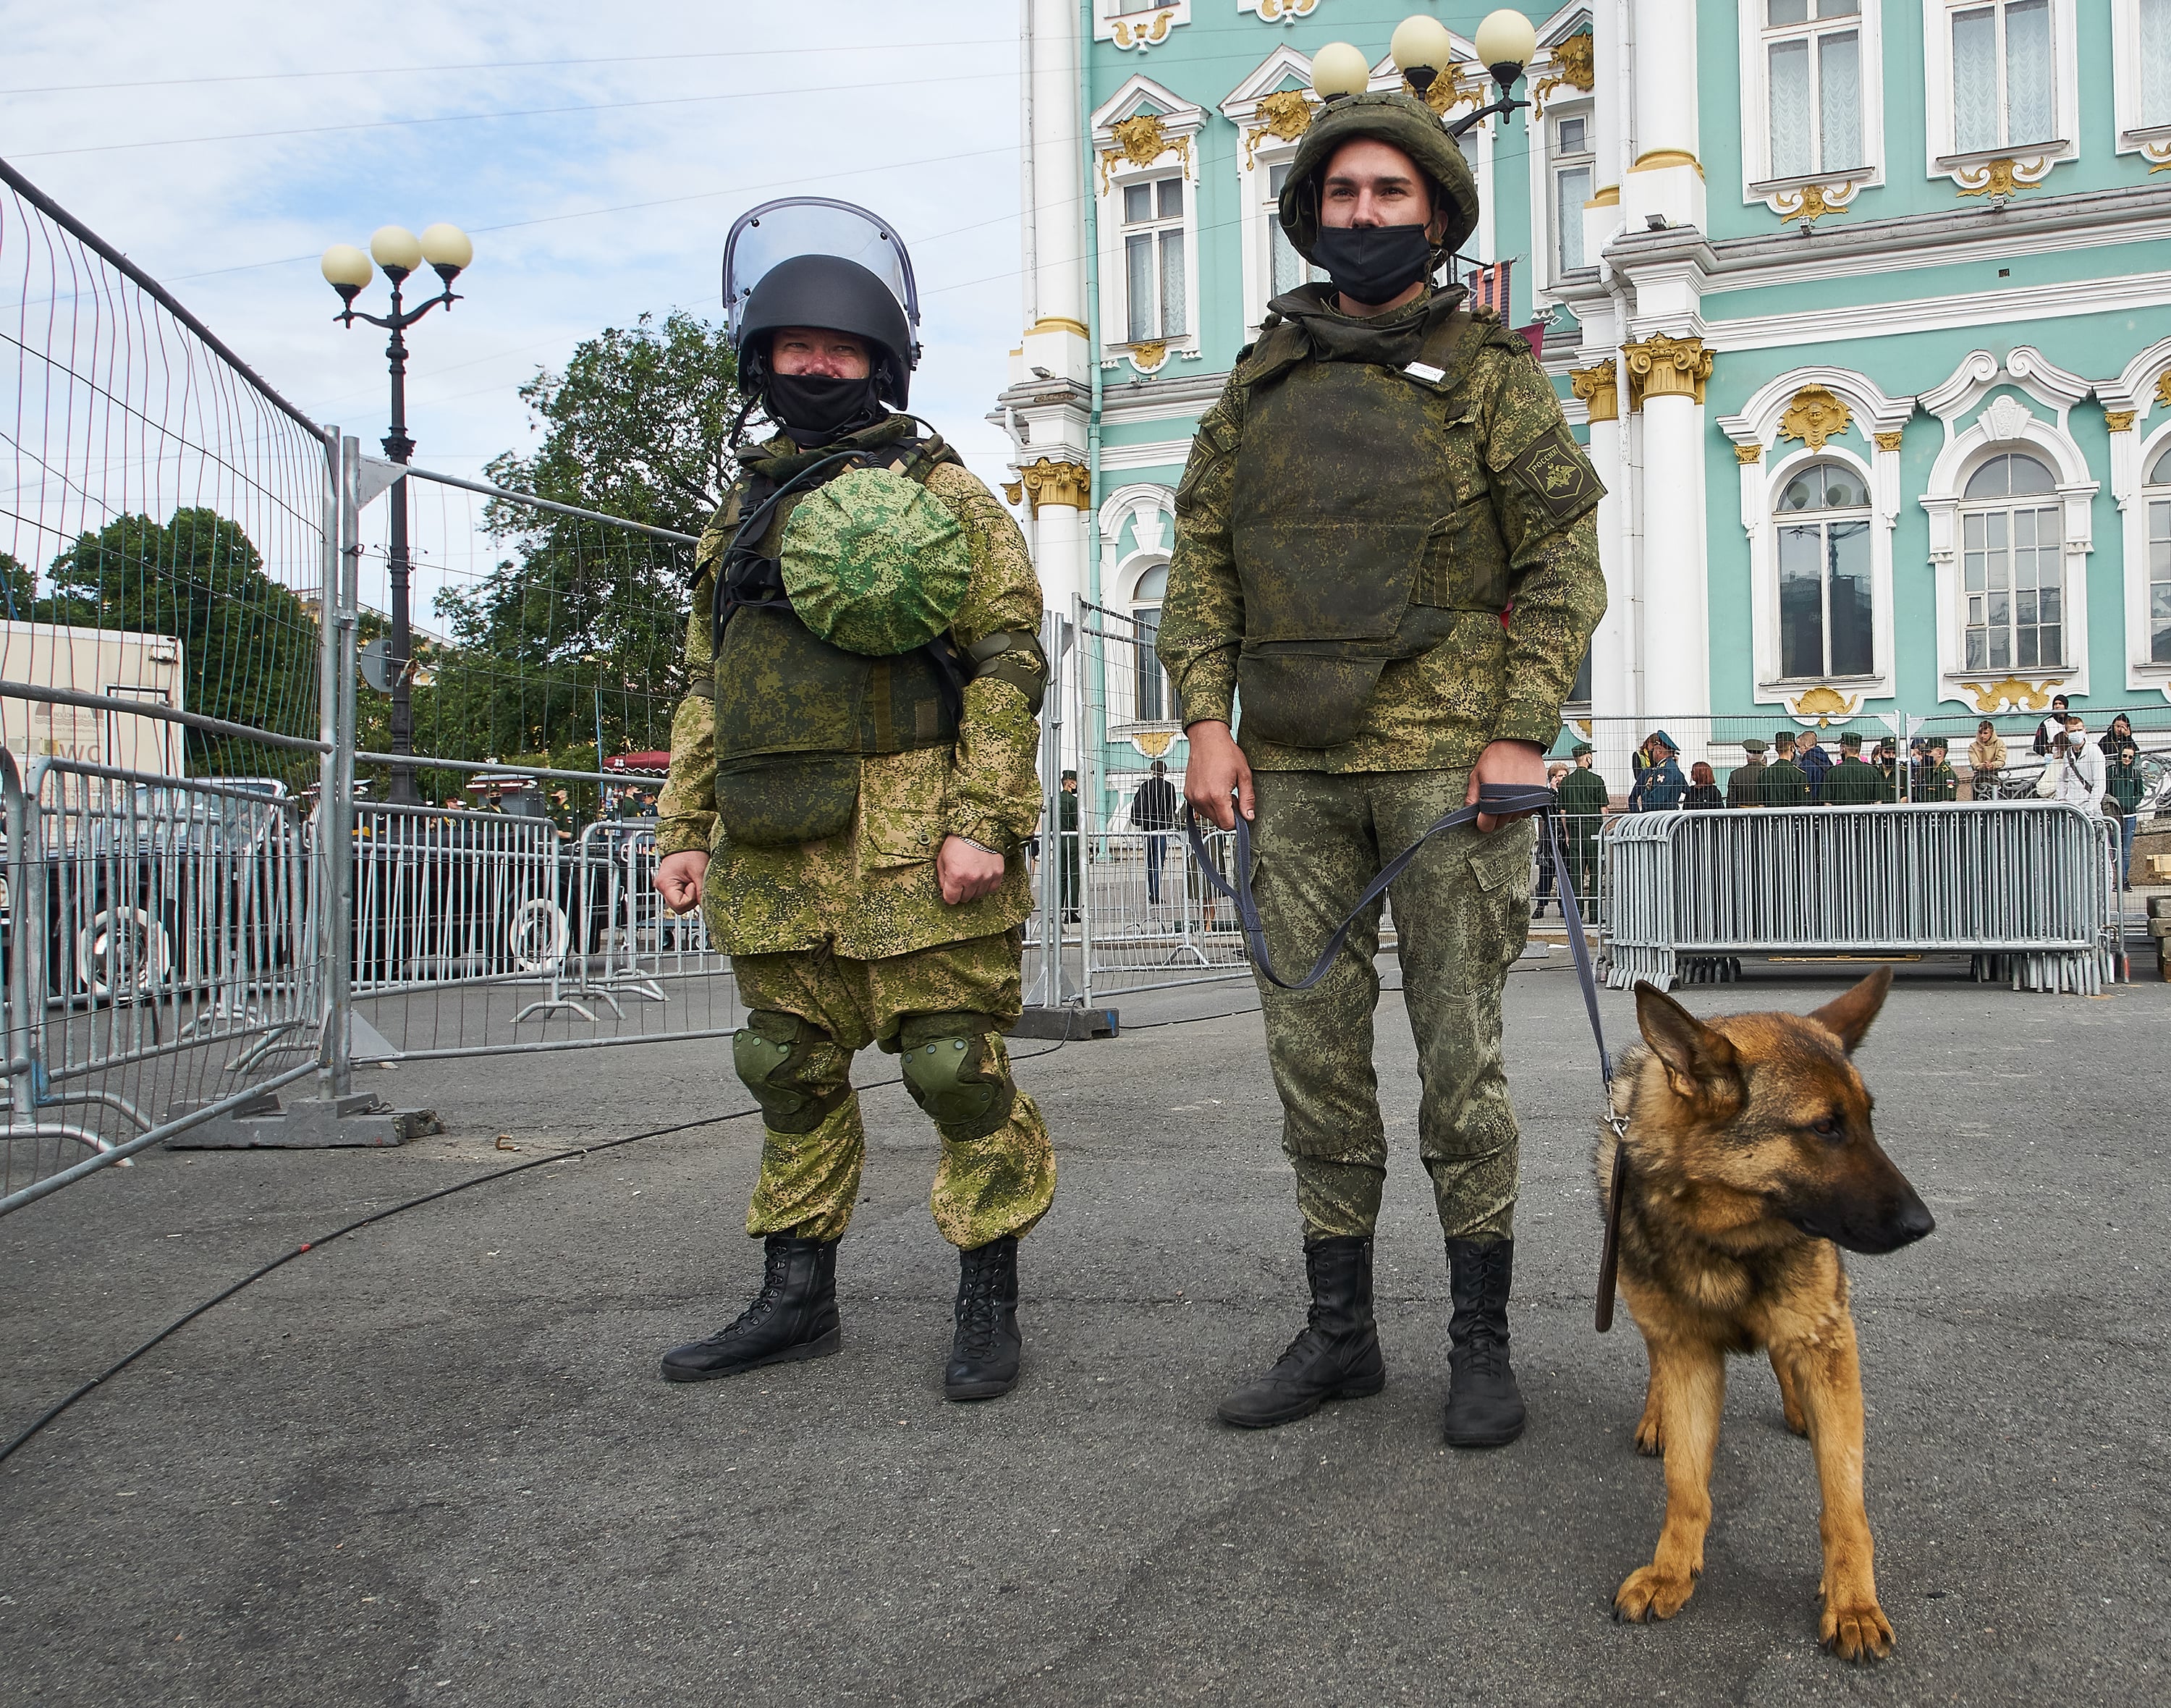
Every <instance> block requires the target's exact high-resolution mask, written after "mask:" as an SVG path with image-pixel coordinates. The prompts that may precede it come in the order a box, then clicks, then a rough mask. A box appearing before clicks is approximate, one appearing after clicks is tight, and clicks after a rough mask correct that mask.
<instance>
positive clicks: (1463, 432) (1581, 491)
mask: <svg viewBox="0 0 2171 1708" xmlns="http://www.w3.org/2000/svg"><path fill="white" fill-rule="evenodd" d="M1279 212H1280V219H1281V224H1282V228H1283V230H1284V231H1285V232H1286V233H1288V234H1289V240H1290V241H1291V243H1292V244H1295V247H1296V249H1297V250H1298V251H1299V253H1300V254H1302V255H1305V256H1306V257H1307V258H1308V259H1309V260H1312V261H1313V262H1315V263H1316V264H1317V265H1318V266H1321V267H1323V268H1325V270H1326V271H1327V275H1328V277H1329V278H1330V279H1331V280H1332V282H1331V283H1325V284H1310V285H1303V286H1300V287H1298V288H1296V289H1295V290H1294V291H1291V292H1289V293H1286V294H1285V295H1283V296H1280V297H1278V298H1275V299H1274V300H1273V303H1271V304H1270V305H1269V309H1270V313H1269V314H1268V318H1267V320H1266V323H1265V325H1264V327H1263V328H1262V332H1261V335H1260V337H1259V340H1258V341H1257V343H1256V344H1255V345H1252V346H1250V347H1249V348H1248V349H1246V350H1245V351H1244V352H1241V355H1240V356H1239V357H1238V359H1237V362H1236V368H1235V371H1234V372H1233V373H1231V374H1230V379H1229V383H1228V386H1227V388H1226V389H1225V390H1224V392H1223V393H1222V395H1221V398H1220V401H1219V402H1217V403H1216V404H1215V405H1214V407H1213V408H1212V409H1211V410H1209V411H1208V412H1207V414H1206V416H1205V417H1204V418H1203V420H1202V421H1201V422H1200V423H1199V429H1198V438H1197V440H1196V442H1195V443H1193V447H1192V452H1191V458H1190V461H1189V465H1188V466H1187V468H1186V469H1185V470H1184V475H1183V480H1182V486H1180V488H1179V489H1178V491H1177V499H1176V508H1177V541H1176V549H1175V554H1174V561H1173V563H1172V566H1171V574H1170V580H1169V588H1168V599H1167V603H1166V608H1165V611H1164V615H1163V618H1162V623H1161V639H1160V655H1161V662H1162V663H1163V664H1164V665H1165V666H1166V668H1167V670H1168V672H1169V674H1170V677H1171V679H1172V680H1173V682H1174V685H1175V687H1176V690H1177V696H1178V698H1179V699H1180V700H1181V701H1182V706H1183V708H1184V715H1185V718H1186V723H1187V728H1186V733H1187V735H1188V737H1189V739H1190V744H1191V747H1190V756H1189V764H1188V767H1187V773H1186V776H1185V794H1186V796H1187V798H1188V799H1189V801H1190V803H1191V804H1192V805H1193V808H1196V809H1197V810H1198V812H1199V813H1200V814H1203V815H1204V816H1205V817H1207V818H1209V819H1212V820H1213V822H1214V823H1215V824H1218V825H1220V826H1221V827H1222V828H1224V829H1228V828H1230V827H1232V826H1233V824H1234V823H1235V814H1237V813H1240V812H1241V813H1242V814H1244V815H1245V816H1246V817H1247V818H1251V819H1253V821H1254V824H1255V827H1256V828H1255V832H1254V834H1255V835H1256V837H1257V848H1258V856H1259V858H1258V869H1257V877H1256V879H1255V884H1256V889H1257V898H1258V902H1259V907H1260V910H1261V912H1262V915H1263V916H1264V919H1265V921H1266V925H1267V937H1268V948H1269V951H1270V953H1271V954H1272V955H1273V959H1275V961H1276V962H1277V963H1278V964H1280V965H1282V966H1284V967H1288V966H1298V967H1301V966H1304V965H1305V964H1308V963H1309V961H1310V960H1311V958H1312V957H1313V956H1314V955H1316V953H1318V951H1319V949H1320V947H1321V944H1322V943H1324V942H1325V941H1326V939H1327V936H1328V934H1329V933H1330V932H1331V931H1332V928H1333V927H1334V926H1335V924H1336V923H1337V921H1339V920H1340V919H1341V918H1342V917H1343V916H1344V915H1345V914H1346V913H1347V912H1348V910H1349V909H1350V908H1351V907H1352V905H1354V903H1355V901H1356V900H1357V898H1358V896H1359V894H1360V893H1361V892H1362V891H1363V889H1364V886H1365V885H1366V884H1368V883H1369V882H1370V880H1371V879H1372V878H1373V877H1374V876H1375V874H1376V873H1378V871H1379V870H1380V867H1381V866H1382V865H1383V864H1384V863H1385V862H1386V861H1387V860H1388V859H1389V858H1391V857H1392V856H1394V855H1395V854H1396V853H1397V852H1398V851H1401V850H1402V848H1404V847H1405V846H1408V845H1409V844H1410V843H1411V842H1412V841H1415V840H1416V839H1417V838H1418V835H1419V834H1420V833H1421V832H1422V831H1423V830H1424V829H1425V827H1426V826H1427V825H1429V824H1431V823H1432V822H1433V821H1434V819H1438V818H1439V816H1440V815H1441V814H1444V813H1445V812H1446V811H1448V810H1450V809H1451V808H1460V807H1461V806H1463V805H1465V804H1466V803H1471V802H1474V801H1476V799H1477V792H1478V788H1479V786H1480V785H1481V784H1488V783H1489V784H1495V785H1514V786H1522V787H1531V786H1540V785H1542V784H1543V783H1544V781H1545V776H1546V771H1545V753H1546V750H1547V748H1548V747H1550V746H1551V744H1552V742H1553V740H1554V739H1555V737H1556V736H1557V734H1558V733H1559V730H1560V727H1561V718H1560V710H1561V703H1562V701H1563V700H1564V699H1565V698H1566V697H1567V696H1568V690H1569V689H1570V687H1571V686H1572V685H1573V682H1574V680H1575V676H1576V672H1577V669H1578V667H1579V664H1580V663H1581V662H1582V659H1583V657H1584V652H1585V650H1586V647H1587V646H1588V643H1589V637H1590V634H1591V631H1592V630H1593V628H1594V627H1595V626H1596V624H1597V622H1598V619H1599V617H1600V614H1601V613H1602V612H1603V610H1604V609H1605V582H1604V579H1603V578H1602V577H1601V576H1600V571H1599V561H1598V537H1597V529H1596V526H1595V521H1594V518H1593V516H1592V512H1593V511H1594V510H1595V508H1596V507H1597V504H1598V501H1599V497H1600V485H1599V481H1598V478H1597V476H1596V475H1595V473H1594V472H1593V471H1592V469H1591V467H1590V465H1589V461H1588V460H1587V459H1586V458H1585V457H1584V453H1583V451H1582V449H1581V448H1579V446H1578V445H1577V443H1576V442H1575V440H1574V439H1573V438H1572V437H1571V436H1570V434H1569V432H1568V427H1567V424H1566V422H1564V421H1563V417H1562V415H1561V409H1560V405H1559V403H1558V401H1557V398H1556V396H1555V394H1554V391H1553V389H1552V383H1551V382H1550V381H1549V380H1548V379H1547V378H1546V376H1545V373H1543V371H1542V370H1541V368H1539V366H1538V364H1537V363H1536V360H1535V359H1534V358H1533V357H1532V356H1531V353H1530V349H1529V347H1528V346H1527V345H1525V342H1524V341H1523V340H1522V339H1521V338H1520V337H1518V336H1516V335H1515V334H1514V332H1512V331H1510V330H1509V329H1508V328H1507V327H1506V326H1505V325H1503V324H1502V323H1501V321H1500V320H1499V319H1498V316H1497V315H1495V314H1492V313H1490V312H1489V311H1487V310H1483V309H1471V307H1470V306H1469V305H1468V303H1467V302H1466V299H1465V295H1464V293H1463V292H1462V291H1461V290H1460V289H1458V288H1447V289H1442V288H1440V287H1437V286H1436V285H1435V284H1434V273H1435V272H1436V271H1438V270H1439V268H1440V266H1442V265H1443V264H1444V262H1445V260H1446V259H1447V258H1448V257H1449V256H1450V255H1452V254H1453V253H1454V251H1455V250H1456V248H1457V247H1458V246H1460V245H1461V243H1462V242H1463V240H1464V239H1466V238H1467V237H1468V236H1469V234H1471V231H1472V230H1473V229H1474V228H1475V227H1476V225H1477V184H1476V180H1474V179H1473V177H1472V176H1471V172H1470V169H1469V167H1468V166H1467V165H1466V164H1465V162H1464V160H1463V157H1462V153H1461V150H1460V149H1459V148H1457V147H1456V146H1455V142H1454V141H1453V140H1452V139H1451V138H1450V137H1448V136H1447V135H1446V133H1445V132H1444V131H1443V130H1442V128H1441V126H1440V124H1439V120H1438V119H1437V118H1436V117H1435V116H1434V114H1433V113H1432V112H1431V110H1429V108H1427V107H1426V106H1425V105H1423V103H1422V102H1420V101H1418V100H1415V99H1412V98H1411V97H1410V96H1408V95H1407V94H1358V95H1351V96H1345V97H1343V98H1341V99H1337V100H1334V101H1332V102H1330V103H1329V104H1328V105H1327V107H1326V108H1325V109H1324V110H1322V111H1321V113H1320V115H1319V116H1318V117H1317V118H1316V119H1315V120H1314V121H1313V123H1312V125H1311V129H1310V130H1309V131H1308V132H1306V133H1305V138H1304V141H1303V143H1302V144H1301V145H1300V148H1299V151H1298V153H1297V156H1296V158H1295V161H1294V162H1293V163H1292V165H1291V169H1290V171H1289V179H1288V181H1287V186H1286V188H1285V189H1284V193H1283V196H1282V199H1281V207H1280V210H1279ZM1504 613H1505V614H1506V615H1505V617H1504V615H1503V614H1504ZM1240 686H1241V690H1242V693H1241V700H1242V706H1243V722H1242V726H1241V731H1238V732H1236V733H1232V732H1231V729H1230V718H1231V717H1232V715H1233V708H1234V702H1235V701H1236V691H1237V690H1238V689H1239V687H1240ZM1240 742H1241V744H1240ZM1533 836H1534V827H1533V826H1531V825H1530V824H1527V823H1514V824H1504V823H1502V822H1499V821H1498V820H1496V819H1493V818H1492V817H1490V816H1487V817H1483V818H1480V819H1478V820H1477V823H1476V825H1475V827H1474V828H1471V827H1464V828H1462V829H1460V830H1455V831H1450V832H1447V833H1444V834H1443V835H1440V836H1439V837H1437V838H1435V839H1434V841H1433V843H1432V844H1431V845H1430V846H1428V847H1427V848H1426V850H1425V851H1424V853H1423V856H1422V857H1420V858H1419V859H1418V861H1417V862H1415V863H1414V864H1412V866H1411V867H1410V868H1409V870H1408V872H1407V875H1405V876H1404V877H1403V878H1401V879H1400V880H1398V882H1397V883H1396V888H1395V897H1394V900H1395V919H1396V925H1397V928H1398V931H1399V933H1400V937H1399V941H1400V944H1401V948H1400V951H1399V953H1400V956H1401V959H1402V973H1403V989H1404V991H1405V995H1406V999H1407V1003H1408V1007H1409V1013H1410V1021H1411V1025H1412V1029H1413V1031H1414V1033H1415V1034H1416V1039H1417V1045H1418V1059H1419V1063H1420V1068H1421V1077H1422V1081H1423V1087H1424V1091H1423V1101H1422V1103H1421V1104H1420V1108H1419V1112H1418V1135H1419V1149H1420V1154H1421V1155H1422V1157H1423V1162H1424V1165H1425V1167H1426V1168H1427V1170H1428V1171H1429V1174H1431V1176H1432V1180H1433V1185H1434V1195H1435V1198H1436V1200H1437V1203H1438V1207H1439V1217H1440V1222H1441V1225H1442V1227H1443V1228H1444V1230H1445V1234H1446V1238H1447V1259H1448V1266H1449V1270H1450V1286H1451V1291H1452V1294H1453V1298H1454V1313H1453V1317H1452V1319H1451V1320H1450V1323H1449V1324H1448V1337H1449V1340H1450V1354H1449V1365H1450V1370H1451V1372H1452V1382H1451V1388H1450V1396H1449V1399H1448V1404H1447V1411H1446V1417H1445V1431H1446V1437H1447V1440H1448V1441H1449V1442H1450V1443H1452V1444H1454V1445H1456V1446H1459V1447H1492V1446H1498V1445H1502V1444H1504V1443H1505V1442H1509V1441H1512V1440H1513V1439H1514V1437H1516V1436H1517V1435H1518V1434H1520V1432H1521V1430H1522V1428H1523V1423H1524V1407H1523V1401H1522V1397H1521V1394H1520V1389H1519V1388H1518V1386H1517V1383H1516V1381H1515V1378H1514V1372H1513V1370H1512V1368H1511V1367H1510V1366H1509V1357H1508V1309H1507V1308H1508V1300H1509V1284H1510V1281H1511V1277H1512V1272H1513V1262H1514V1241H1513V1238H1512V1234H1513V1231H1514V1222H1513V1217H1514V1201H1515V1189H1516V1177H1517V1163H1516V1152H1517V1134H1516V1127H1515V1118H1514V1111H1513V1109H1511V1108H1510V1107H1509V1099H1508V1085H1507V1079H1506V1076H1505V1074H1504V1071H1503V1068H1502V1065H1501V1051H1500V1005H1501V996H1502V991H1503V990H1504V986H1505V983H1506V979H1507V973H1508V969H1509V967H1510V966H1511V965H1512V964H1514V960H1515V958H1516V956H1517V955H1518V954H1519V953H1520V951H1521V949H1522V947H1523V944H1524V942H1525V937H1526V936H1527V934H1528V932H1529V927H1530V855H1531V846H1532V841H1533ZM1379 918H1380V911H1379V907H1378V905H1377V904H1376V903H1375V905H1374V906H1373V908H1372V909H1371V910H1370V914H1369V916H1368V917H1367V919H1366V920H1365V921H1361V922H1360V924H1359V928H1358V929H1357V930H1355V931H1354V932H1352V933H1351V935H1350V937H1349V939H1348V943H1347V945H1346V948H1344V950H1343V953H1342V954H1341V956H1340V958H1339V959H1338V960H1337V963H1336V964H1335V965H1334V967H1333V969H1332V971H1331V972H1330V973H1329V974H1328V975H1327V978H1326V979H1325V980H1324V981H1323V982H1321V984H1319V985H1317V986H1314V987H1313V988H1312V989H1311V990H1310V991H1306V992H1304V993H1302V994H1294V993H1290V992H1288V991H1282V990H1280V989H1278V988H1276V987H1275V986H1273V985H1271V984H1270V983H1269V982H1268V981H1267V980H1264V979H1263V978H1262V979H1261V980H1260V985H1259V988H1260V991H1261V995H1262V1001H1263V1003H1264V1007H1265V1015H1266V1028H1267V1048H1268V1058H1269V1061H1270V1063H1271V1065H1272V1067H1273V1075H1274V1082H1275V1088H1276V1089H1277V1091H1278V1093H1280V1097H1281V1100H1282V1108H1283V1115H1284V1120H1283V1137H1282V1144H1283V1149H1284V1152H1286V1153H1287V1154H1288V1156H1289V1161H1290V1163H1292V1164H1293V1166H1294V1168H1295V1174H1296V1188H1297V1192H1296V1195H1297V1203H1298V1207H1299V1209H1300V1211H1301V1214H1302V1217H1303V1222H1304V1239H1305V1269H1306V1271H1307V1275H1308V1278H1309V1280H1310V1282H1311V1295H1312V1305H1311V1318H1310V1321H1309V1324H1308V1325H1307V1326H1306V1328H1305V1330H1304V1332H1303V1333H1302V1334H1300V1335H1298V1337H1297V1339H1296V1340H1295V1342H1294V1343H1293V1344H1292V1345H1290V1347H1289V1351H1287V1352H1286V1353H1285V1354H1284V1356H1283V1357H1282V1359H1281V1360H1280V1362H1278V1363H1277V1364H1275V1365H1274V1367H1273V1368H1272V1369H1271V1370H1270V1371H1268V1372H1266V1373H1265V1374H1263V1375H1262V1376H1261V1377H1260V1378H1258V1379H1257V1380H1256V1381H1254V1382H1252V1383H1246V1385H1245V1386H1243V1387H1242V1388H1239V1389H1238V1390H1237V1391H1236V1392H1235V1393H1232V1394H1230V1395H1229V1396H1228V1398H1227V1399H1225V1400H1224V1401H1223V1402H1222V1404H1221V1408H1220V1415H1221V1417H1222V1418H1223V1419H1224V1420H1225V1421H1227V1422H1230V1423H1232V1424H1237V1425H1242V1426H1252V1427H1259V1426H1269V1425H1274V1424H1279V1423H1284V1422H1287V1421H1289V1420H1291V1419H1294V1418H1297V1417H1300V1416H1302V1415H1305V1413H1306V1412H1308V1411H1311V1410H1313V1409H1314V1408H1316V1406H1317V1405H1319V1404H1320V1403H1321V1401H1322V1400H1324V1399H1330V1398H1333V1397H1336V1396H1337V1395H1339V1396H1355V1395H1361V1394H1374V1393H1376V1392H1378V1391H1379V1389H1380V1386H1381V1384H1382V1383H1383V1382H1384V1381H1385V1379H1386V1368H1385V1365H1384V1363H1383V1362H1382V1360H1381V1356H1380V1345H1379V1340H1378V1338H1377V1336H1376V1335H1375V1330H1374V1325H1373V1313H1372V1233H1373V1226H1374V1222H1375V1217H1376V1216H1377V1214H1378V1211H1379V1206H1380V1187H1381V1182H1382V1179H1383V1177H1384V1175H1385V1173H1386V1139H1385V1136H1384V1131H1383V1125H1382V1121H1381V1118H1380V1107H1379V1100H1378V1097H1377V1095H1376V1092H1375V1080H1374V1076H1373V1069H1372V1023H1373V1011H1374V1008H1375V1006H1376V1004H1377V1002H1378V997H1379V981H1378V979H1377V977H1376V975H1375V972H1374V970H1373V958H1374V955H1375V952H1376V950H1377V947H1378V924H1379Z"/></svg>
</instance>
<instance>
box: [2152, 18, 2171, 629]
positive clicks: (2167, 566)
mask: <svg viewBox="0 0 2171 1708" xmlns="http://www.w3.org/2000/svg"><path fill="white" fill-rule="evenodd" d="M2167 27H2171V25H2167ZM2147 484H2148V488H2149V491H2148V658H2149V662H2150V663H2154V664H2171V444H2166V445H2165V446H2164V447H2163V449H2162V450H2161V451H2159V452H2158V453H2157V456H2156V465H2155V466H2154V467H2153V468H2152V469H2150V470H2149V471H2148V481H2147Z"/></svg>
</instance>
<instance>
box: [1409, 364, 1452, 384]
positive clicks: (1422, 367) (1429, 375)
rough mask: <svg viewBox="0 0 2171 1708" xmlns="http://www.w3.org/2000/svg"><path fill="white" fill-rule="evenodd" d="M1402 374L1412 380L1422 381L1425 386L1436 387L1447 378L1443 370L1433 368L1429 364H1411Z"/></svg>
mask: <svg viewBox="0 0 2171 1708" xmlns="http://www.w3.org/2000/svg"><path fill="white" fill-rule="evenodd" d="M1402 372H1403V373H1407V374H1408V375H1409V377H1410V378H1411V379H1422V380H1423V381H1424V383H1425V384H1427V385H1438V384H1439V383H1440V381H1441V380H1443V379H1446V378H1447V370H1446V369H1445V368H1435V367H1434V366H1433V365H1432V363H1429V362H1412V363H1410V365H1409V366H1408V367H1407V368H1404V369H1403V370H1402Z"/></svg>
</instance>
